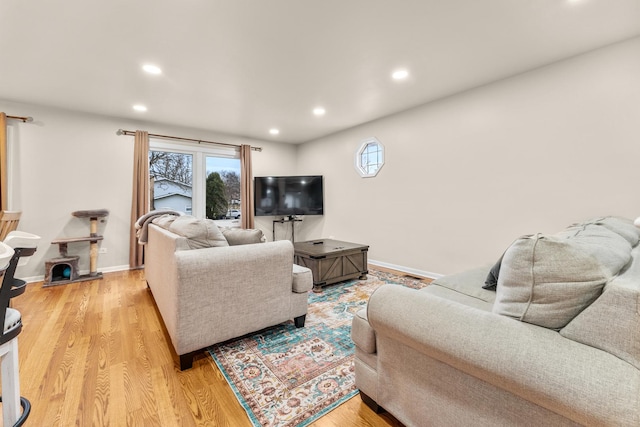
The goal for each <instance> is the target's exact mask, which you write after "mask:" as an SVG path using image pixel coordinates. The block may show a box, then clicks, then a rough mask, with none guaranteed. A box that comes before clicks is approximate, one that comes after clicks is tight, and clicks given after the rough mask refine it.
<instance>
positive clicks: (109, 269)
mask: <svg viewBox="0 0 640 427" xmlns="http://www.w3.org/2000/svg"><path fill="white" fill-rule="evenodd" d="M130 269H131V268H130V267H129V265H114V266H113V267H105V268H100V269H98V271H100V273H115V272H117V271H126V270H130ZM78 274H80V275H83V274H89V270H80V271H79V272H78ZM21 279H22V280H24V281H25V282H27V283H35V282H43V281H44V274H43V275H41V276H31V277H21Z"/></svg>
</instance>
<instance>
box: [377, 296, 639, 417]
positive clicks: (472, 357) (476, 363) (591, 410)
mask: <svg viewBox="0 0 640 427" xmlns="http://www.w3.org/2000/svg"><path fill="white" fill-rule="evenodd" d="M367 315H368V320H369V323H370V324H371V326H372V327H373V329H374V330H375V334H376V337H377V340H382V339H389V340H394V341H397V342H400V343H402V344H404V345H406V346H409V347H411V348H413V349H415V350H417V351H419V352H420V353H423V354H425V355H427V356H428V357H430V358H433V359H436V360H439V361H441V362H443V363H446V364H448V365H450V366H451V367H453V368H456V369H458V370H460V371H462V372H465V373H466V374H468V375H472V376H474V377H476V378H479V379H481V380H483V381H485V382H487V383H490V384H492V385H494V386H496V387H499V388H502V389H504V390H507V391H509V392H511V393H513V394H515V395H517V396H520V397H522V398H524V399H527V400H529V401H532V402H534V403H536V404H538V405H540V406H542V407H544V408H547V409H549V410H551V411H554V412H556V413H558V414H561V415H563V416H565V417H567V418H570V419H573V420H575V421H578V422H580V423H583V424H602V425H612V424H617V425H622V424H621V422H622V423H625V422H626V424H629V425H640V415H639V407H640V406H639V405H640V397H639V396H640V372H639V371H638V370H637V369H635V368H634V367H633V366H632V365H630V364H629V363H627V362H624V361H622V360H620V359H618V358H616V357H615V356H613V355H611V354H609V353H606V352H604V351H601V350H598V349H595V348H592V347H589V346H586V345H583V344H580V343H577V342H574V341H571V340H568V339H565V338H563V337H562V336H561V335H560V334H559V333H557V332H556V331H553V330H550V329H545V328H542V327H539V326H535V325H531V324H527V323H523V322H519V321H517V320H514V319H511V318H507V317H504V316H500V315H497V314H493V313H490V312H485V311H482V310H479V309H476V308H473V307H469V306H465V305H463V304H460V303H457V302H454V301H449V300H446V299H443V298H440V297H437V296H434V295H430V294H429V293H427V292H420V291H418V290H413V289H409V288H405V287H402V286H397V285H383V286H382V287H380V288H379V289H378V290H376V291H375V292H374V293H373V295H372V296H371V298H370V300H369V304H368V309H367ZM379 357H382V355H379ZM493 403H495V402H493ZM488 404H491V403H489V402H488ZM626 424H625V425H626Z"/></svg>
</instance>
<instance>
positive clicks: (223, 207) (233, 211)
mask: <svg viewBox="0 0 640 427" xmlns="http://www.w3.org/2000/svg"><path fill="white" fill-rule="evenodd" d="M206 174H207V177H206V190H205V202H206V211H205V215H206V217H207V218H209V219H231V220H237V219H239V218H240V205H241V200H240V159H231V158H227V157H214V156H207V158H206Z"/></svg>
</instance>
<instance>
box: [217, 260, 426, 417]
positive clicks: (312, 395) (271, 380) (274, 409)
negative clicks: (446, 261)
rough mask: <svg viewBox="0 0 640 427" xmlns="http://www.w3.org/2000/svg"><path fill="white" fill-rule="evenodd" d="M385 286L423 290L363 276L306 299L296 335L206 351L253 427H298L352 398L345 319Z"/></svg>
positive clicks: (282, 331)
mask: <svg viewBox="0 0 640 427" xmlns="http://www.w3.org/2000/svg"><path fill="white" fill-rule="evenodd" d="M385 283H391V284H398V285H404V286H408V287H411V288H415V289H419V288H422V287H425V286H426V285H427V284H426V283H424V282H422V281H420V280H417V279H414V278H411V277H404V276H402V277H401V276H396V275H394V274H390V273H386V272H382V271H379V270H373V269H370V270H369V276H368V279H367V280H351V281H348V282H343V283H338V284H335V285H329V286H326V287H324V288H323V292H322V293H313V292H309V308H308V313H307V320H306V323H305V327H304V328H299V329H298V328H296V327H295V326H294V325H293V321H290V322H288V323H284V324H281V325H278V326H275V327H272V328H268V329H266V330H263V331H260V332H257V333H255V334H253V335H250V336H246V337H243V338H239V339H236V340H232V341H229V342H226V343H222V344H218V345H215V346H213V347H210V348H209V353H210V354H211V356H212V357H213V360H214V361H215V362H216V364H217V365H218V367H219V368H220V370H221V371H222V373H223V374H224V376H225V377H226V379H227V381H228V382H229V385H230V386H231V388H232V389H233V392H234V393H235V395H236V397H237V398H238V400H239V401H240V403H241V404H242V406H243V407H244V409H245V411H246V412H247V415H248V416H249V419H250V420H251V423H252V424H253V425H254V426H270V427H293V426H306V425H308V424H310V423H311V422H313V421H315V420H317V419H318V418H320V417H321V416H322V415H324V414H326V413H327V412H329V411H331V410H332V409H334V408H336V407H337V406H338V405H340V404H341V403H344V402H345V401H347V400H348V399H350V398H351V397H353V396H355V395H356V394H357V392H358V390H357V389H356V387H355V374H354V368H353V357H354V347H355V346H354V344H353V341H351V319H352V317H353V315H354V313H356V312H357V311H358V310H359V309H360V308H361V307H363V306H365V305H366V304H367V301H368V299H369V296H370V295H371V293H372V292H373V291H374V290H376V289H377V288H378V287H380V286H381V285H383V284H385Z"/></svg>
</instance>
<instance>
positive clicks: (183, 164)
mask: <svg viewBox="0 0 640 427" xmlns="http://www.w3.org/2000/svg"><path fill="white" fill-rule="evenodd" d="M150 147H151V148H150V150H149V177H150V179H151V185H150V191H151V195H150V200H151V209H152V210H153V209H172V210H176V211H181V212H185V213H187V214H189V215H193V216H195V217H198V218H209V219H214V220H224V219H227V220H229V219H238V218H240V205H241V200H240V159H239V158H238V155H237V153H236V152H235V151H229V150H221V149H215V148H210V147H200V146H198V147H196V148H197V150H194V149H193V147H185V146H182V145H177V144H174V145H172V144H167V143H159V142H156V143H152V142H151V143H150Z"/></svg>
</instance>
